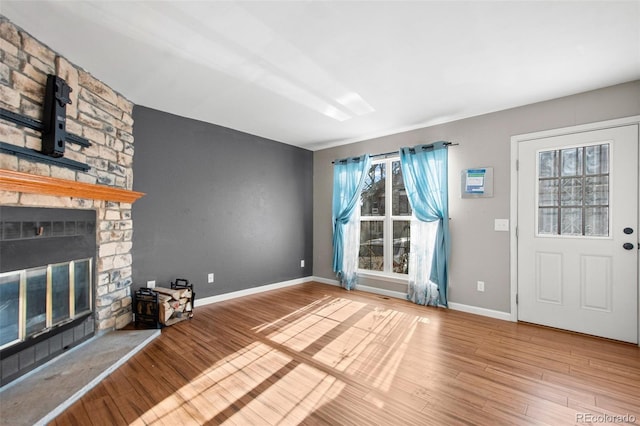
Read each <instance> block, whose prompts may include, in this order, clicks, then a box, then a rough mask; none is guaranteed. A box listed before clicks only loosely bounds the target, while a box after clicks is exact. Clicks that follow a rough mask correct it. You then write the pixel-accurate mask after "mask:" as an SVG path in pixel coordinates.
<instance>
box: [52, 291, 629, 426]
mask: <svg viewBox="0 0 640 426" xmlns="http://www.w3.org/2000/svg"><path fill="white" fill-rule="evenodd" d="M603 422H608V423H624V422H628V423H635V424H640V349H639V348H638V347H637V346H634V345H629V344H624V343H619V342H612V341H607V340H603V339H598V338H593V337H589V336H583V335H577V334H572V333H568V332H563V331H558V330H553V329H548V328H543V327H537V326H533V325H529V324H522V323H511V322H506V321H500V320H494V319H490V318H485V317H480V316H475V315H471V314H465V313H462V312H457V311H450V310H446V309H437V308H430V307H423V306H418V305H414V304H412V303H409V302H405V301H402V300H397V299H388V298H385V297H381V296H377V295H372V294H368V293H363V292H359V291H352V292H347V291H344V290H342V289H339V288H337V287H332V286H328V285H323V284H316V283H308V284H304V285H300V286H294V287H289V288H286V289H281V290H275V291H270V292H266V293H262V294H258V295H253V296H248V297H245V298H242V299H235V300H230V301H226V302H221V303H217V304H213V305H208V306H203V307H198V308H196V310H195V316H194V318H193V319H192V320H190V321H186V322H182V323H179V324H176V325H174V326H172V327H169V328H165V329H163V330H162V336H160V337H159V338H157V339H155V340H154V342H153V343H151V344H150V345H149V346H147V347H146V348H145V349H144V350H143V351H141V352H140V353H138V354H137V355H135V356H134V357H133V358H132V359H131V360H129V361H128V362H127V363H126V364H125V365H123V366H122V367H120V368H119V369H118V370H116V371H115V372H114V373H113V374H112V375H111V376H109V377H107V378H106V379H105V380H104V381H103V382H102V383H100V384H99V385H98V386H97V387H95V388H94V389H93V390H92V391H90V392H89V393H88V394H87V395H85V396H84V397H83V398H82V399H80V400H79V401H78V402H76V403H75V404H74V405H73V406H71V407H70V408H69V409H68V410H67V411H65V412H64V413H63V414H62V415H60V416H59V417H58V418H57V419H56V420H55V421H54V422H53V424H56V425H118V424H138V425H142V424H153V425H179V424H222V423H224V424H229V425H271V424H282V425H289V424H299V423H302V424H311V425H350V424H351V425H362V424H367V425H369V424H378V425H431V424H433V425H443V424H447V425H449V424H486V425H496V424H510V425H513V424H550V425H564V424H589V423H603Z"/></svg>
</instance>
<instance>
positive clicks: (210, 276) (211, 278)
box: [207, 272, 214, 284]
mask: <svg viewBox="0 0 640 426" xmlns="http://www.w3.org/2000/svg"><path fill="white" fill-rule="evenodd" d="M213 278H214V277H213V272H211V273H209V274H208V275H207V282H208V283H209V284H211V283H212V282H213V281H214V280H213Z"/></svg>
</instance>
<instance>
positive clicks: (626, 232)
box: [622, 228, 633, 235]
mask: <svg viewBox="0 0 640 426" xmlns="http://www.w3.org/2000/svg"><path fill="white" fill-rule="evenodd" d="M622 232H624V233H625V234H627V235H631V234H633V228H624V229H623V230H622Z"/></svg>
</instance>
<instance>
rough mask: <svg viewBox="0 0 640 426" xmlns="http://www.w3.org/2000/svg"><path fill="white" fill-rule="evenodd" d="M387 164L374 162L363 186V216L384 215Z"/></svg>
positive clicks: (361, 210) (361, 213)
mask: <svg viewBox="0 0 640 426" xmlns="http://www.w3.org/2000/svg"><path fill="white" fill-rule="evenodd" d="M385 186H386V164H385V163H376V164H372V165H371V168H370V169H369V172H368V173H367V176H366V177H365V181H364V186H363V187H362V195H361V200H362V204H361V207H360V215H361V216H384V214H385V192H386V191H385Z"/></svg>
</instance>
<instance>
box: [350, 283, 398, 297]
mask: <svg viewBox="0 0 640 426" xmlns="http://www.w3.org/2000/svg"><path fill="white" fill-rule="evenodd" d="M356 290H361V291H366V292H367V293H374V294H379V295H381V296H387V297H393V298H396V299H402V300H407V293H403V292H401V291H393V290H386V289H384V288H377V287H370V286H368V285H358V286H356Z"/></svg>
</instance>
